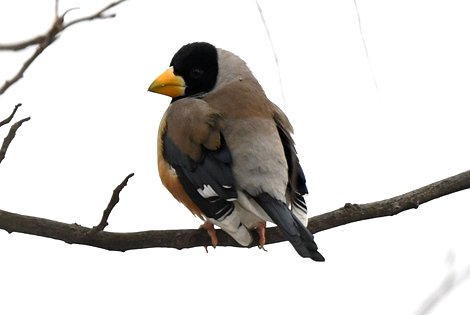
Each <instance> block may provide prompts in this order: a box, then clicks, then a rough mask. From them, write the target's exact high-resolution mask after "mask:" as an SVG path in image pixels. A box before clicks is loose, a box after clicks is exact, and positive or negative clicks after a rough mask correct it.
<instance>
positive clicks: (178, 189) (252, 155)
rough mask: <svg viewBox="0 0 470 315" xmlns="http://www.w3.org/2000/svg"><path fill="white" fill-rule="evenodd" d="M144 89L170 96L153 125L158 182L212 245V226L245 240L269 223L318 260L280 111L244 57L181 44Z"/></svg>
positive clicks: (261, 233)
mask: <svg viewBox="0 0 470 315" xmlns="http://www.w3.org/2000/svg"><path fill="white" fill-rule="evenodd" d="M148 90H149V91H151V92H155V93H159V94H163V95H167V96H170V97H171V98H172V100H171V103H170V105H169V107H168V109H167V110H166V112H165V114H164V115H163V118H162V121H161V123H160V127H159V131H158V171H159V173H160V178H161V180H162V183H163V185H164V186H165V187H166V188H167V189H168V190H169V191H170V192H171V193H172V194H173V196H174V197H175V198H176V199H177V200H179V201H180V202H182V203H183V204H184V205H185V206H186V207H187V208H188V209H189V210H190V211H191V212H192V213H193V214H195V215H196V216H198V217H200V218H201V219H203V220H205V223H204V224H203V225H202V227H203V228H205V229H206V230H207V231H208V233H209V235H210V237H211V242H212V245H213V246H216V245H217V236H216V234H215V230H214V224H215V225H217V226H219V227H220V228H221V229H222V230H224V231H225V232H227V233H228V234H229V235H230V236H232V237H233V238H234V239H235V240H236V241H237V242H238V243H240V244H241V245H244V246H248V245H249V244H250V243H251V242H252V236H251V234H250V232H249V230H250V229H256V230H257V231H258V234H259V246H260V247H263V245H264V244H265V242H266V238H265V227H266V221H270V222H273V223H275V224H276V225H277V226H279V228H280V229H281V231H282V232H283V233H284V235H285V237H286V239H287V240H288V241H289V242H291V243H292V245H293V247H294V248H295V250H296V251H297V252H298V253H299V254H300V256H302V257H308V258H311V259H313V260H316V261H324V258H323V256H322V255H321V254H320V253H319V252H318V247H317V245H316V244H315V241H314V239H313V235H312V233H310V232H309V231H308V230H307V228H306V225H307V206H306V204H305V200H304V197H303V196H304V195H305V194H307V193H308V191H307V187H306V184H305V176H304V173H303V171H302V168H301V167H300V164H299V160H298V158H297V153H296V150H295V147H294V141H293V140H292V132H293V128H292V126H291V124H290V122H289V120H288V119H287V117H286V115H285V114H284V113H283V112H282V111H281V109H279V107H277V106H276V105H275V104H274V103H272V102H271V101H270V100H269V99H268V98H267V97H266V95H265V93H264V91H263V89H262V87H261V86H260V84H259V83H258V81H257V80H256V78H255V77H254V75H253V74H252V73H251V71H250V69H249V68H248V66H247V65H246V63H245V62H244V61H243V60H242V59H241V58H239V57H238V56H236V55H235V54H233V53H231V52H228V51H226V50H223V49H220V48H216V47H214V46H213V45H211V44H209V43H204V42H195V43H190V44H187V45H185V46H183V47H181V48H180V49H179V50H178V52H176V54H175V55H174V56H173V59H172V60H171V63H170V68H169V69H167V70H166V71H164V72H163V73H162V74H161V75H160V76H158V77H157V78H156V79H155V80H154V81H153V82H152V84H151V85H150V87H149V89H148Z"/></svg>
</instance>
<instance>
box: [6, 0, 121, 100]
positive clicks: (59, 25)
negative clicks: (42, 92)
mask: <svg viewBox="0 0 470 315" xmlns="http://www.w3.org/2000/svg"><path fill="white" fill-rule="evenodd" d="M124 1H126V0H119V1H116V2H113V3H111V4H109V5H107V6H106V7H104V8H103V9H101V10H100V11H98V12H96V13H94V14H91V15H89V16H85V17H81V18H78V19H75V20H72V21H70V22H67V23H64V17H65V15H66V14H67V13H68V12H70V10H71V9H69V10H67V11H65V13H63V14H62V15H58V13H57V10H58V0H57V1H56V6H55V19H54V22H53V24H52V27H51V28H50V29H49V30H48V31H47V32H46V34H44V35H41V36H38V37H35V38H33V39H30V40H27V41H24V42H20V43H15V44H0V50H12V51H17V50H21V49H24V48H26V47H29V46H32V45H37V48H36V50H35V51H34V53H33V54H32V55H31V56H30V57H29V58H28V59H27V60H26V61H25V62H24V63H23V65H22V66H21V68H20V70H19V71H18V72H17V73H16V74H15V75H14V76H13V77H12V78H11V79H9V80H6V81H5V82H4V84H3V85H2V86H0V95H2V94H3V93H5V91H6V90H8V89H9V88H10V87H11V86H12V85H13V84H15V83H16V82H18V81H19V80H20V79H21V78H22V77H23V75H24V73H25V72H26V70H27V69H28V68H29V66H31V64H32V63H33V61H34V60H36V58H37V57H39V55H40V54H41V53H42V52H43V51H44V50H45V49H46V48H47V47H49V46H50V45H51V44H52V43H53V42H54V41H55V40H56V39H57V38H58V37H59V35H60V34H61V33H62V32H63V31H64V30H65V29H67V28H68V27H70V26H72V25H75V24H77V23H81V22H85V21H93V20H96V19H108V18H113V17H115V14H105V13H106V11H107V10H109V9H111V8H113V7H115V6H117V5H119V4H121V3H122V2H124Z"/></svg>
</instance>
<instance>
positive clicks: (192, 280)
mask: <svg viewBox="0 0 470 315" xmlns="http://www.w3.org/2000/svg"><path fill="white" fill-rule="evenodd" d="M106 3H107V2H106V1H94V2H93V4H89V2H87V1H61V3H60V4H61V5H60V10H61V11H62V12H63V11H64V10H66V9H68V8H71V7H80V10H75V11H72V12H70V14H69V15H68V17H69V18H73V17H79V16H82V15H85V14H88V13H91V12H94V11H96V10H97V9H100V8H101V7H102V6H104V5H105V4H106ZM357 3H358V7H359V10H360V14H361V20H362V28H363V32H364V36H365V40H366V42H367V46H368V50H369V56H370V65H369V62H368V60H367V58H366V54H365V51H364V47H363V44H362V39H361V36H360V32H359V26H358V23H357V16H356V12H355V7H354V1H353V0H349V1H308V2H307V1H289V4H287V2H286V1H283V2H276V3H274V1H260V4H261V6H262V8H263V11H264V14H265V17H266V20H267V23H268V26H269V28H270V32H271V36H272V38H273V42H274V46H275V49H276V52H277V54H278V58H279V63H280V72H281V75H282V81H283V88H284V93H285V96H286V103H285V104H283V102H282V94H281V90H280V86H279V82H278V77H277V69H276V67H275V63H274V58H273V54H272V50H271V47H270V43H269V41H268V39H267V36H266V33H265V30H264V26H263V24H262V23H261V19H260V17H259V13H258V11H257V8H256V4H255V2H254V1H202V0H198V1H150V0H147V1H144V0H141V1H136V0H134V1H129V2H128V3H125V4H123V5H121V6H120V7H118V8H115V9H113V10H112V11H113V12H116V13H117V18H115V19H112V20H105V21H95V22H91V23H86V24H79V25H76V26H74V27H72V28H70V29H69V30H67V31H66V32H65V33H64V34H63V35H62V36H61V38H60V39H59V40H58V41H57V42H56V43H54V44H53V45H52V46H51V47H49V48H48V49H47V50H46V51H45V52H44V54H43V55H42V56H40V57H39V59H38V60H37V61H36V62H35V63H34V64H33V66H32V67H31V68H30V69H29V70H28V71H27V72H26V74H25V77H24V79H22V80H21V81H20V82H18V83H17V84H16V85H14V86H13V87H12V88H11V89H10V90H9V91H8V92H6V93H5V94H4V95H2V96H1V97H0V119H3V117H6V116H7V115H9V113H10V112H11V110H12V108H13V106H14V105H15V104H17V103H19V102H21V103H23V107H21V109H20V110H19V112H18V113H17V115H16V117H15V119H17V120H18V119H20V118H23V117H26V116H32V119H31V121H30V122H27V123H25V124H24V125H23V126H22V127H21V128H20V130H19V132H18V135H17V137H16V138H15V140H14V142H13V143H12V145H11V147H10V149H9V151H8V154H7V156H6V159H5V160H4V161H3V163H2V164H1V165H0V209H3V210H7V211H12V212H18V213H22V214H28V215H34V216H39V217H45V218H48V219H53V220H59V221H63V222H68V223H74V222H76V223H79V224H82V225H85V226H93V225H96V224H97V223H98V222H99V220H100V218H101V214H102V210H103V209H104V208H105V207H106V205H107V203H108V201H109V198H110V196H111V192H112V190H113V189H114V187H115V186H116V185H117V184H118V183H120V182H121V181H122V179H123V178H124V177H125V176H126V175H127V174H129V173H131V172H135V173H136V175H135V177H134V178H132V179H131V180H130V181H129V185H128V186H127V187H126V188H125V190H124V191H123V192H122V194H121V201H120V203H119V204H118V206H117V207H116V208H115V209H114V211H113V213H112V215H111V217H110V220H109V223H110V225H109V226H108V227H107V230H109V231H139V230H148V229H179V228H195V227H197V226H198V225H199V224H200V221H199V220H198V219H196V218H194V217H192V216H191V215H190V214H189V212H188V211H187V210H186V209H184V207H183V206H182V205H180V204H178V203H177V202H176V201H174V200H173V199H172V197H171V196H170V194H169V193H167V192H166V190H165V189H164V188H163V187H162V185H161V184H160V181H159V179H158V175H157V168H156V134H157V127H158V122H159V120H160V117H161V115H162V114H163V112H164V110H165V108H166V105H167V104H168V102H169V99H168V98H166V97H163V96H159V95H155V94H152V93H148V92H147V87H148V85H149V84H150V82H151V81H152V80H153V79H154V78H155V76H156V75H158V74H159V73H160V72H161V71H163V70H164V69H166V67H167V66H168V64H169V62H170V60H171V57H172V56H173V54H174V52H175V51H176V50H177V49H178V48H179V47H180V46H181V45H183V44H185V43H188V42H191V41H209V42H212V43H214V44H215V45H216V46H218V47H222V48H225V49H228V50H231V51H233V52H235V53H236V54H238V55H239V56H241V57H242V58H244V59H245V60H246V61H247V62H248V64H249V66H250V67H251V69H252V70H253V72H254V73H255V75H256V76H257V77H258V79H259V81H260V82H261V84H262V85H263V86H264V87H265V90H266V92H267V94H268V95H269V97H270V98H271V100H273V101H274V102H276V103H277V104H279V105H280V106H281V107H282V108H284V109H285V110H286V113H287V114H288V116H289V117H290V119H291V122H292V123H293V125H294V127H295V129H296V134H295V139H296V142H297V145H298V151H299V153H300V158H301V161H302V164H303V167H304V169H305V172H306V175H307V180H308V184H309V189H310V192H311V194H310V196H309V198H308V200H307V202H308V204H309V206H310V209H311V210H310V211H311V214H312V215H315V214H319V213H322V212H327V211H331V210H334V209H337V208H339V207H340V206H342V205H343V204H344V203H345V202H355V203H366V202H372V201H377V200H381V199H384V198H388V197H392V196H395V195H397V194H400V193H404V192H407V191H409V190H411V189H415V188H418V187H420V186H423V185H426V184H429V183H431V182H433V181H436V180H440V179H443V178H445V177H448V176H451V175H455V174H457V173H460V172H463V171H466V170H468V168H469V167H468V165H469V163H468V161H469V160H470V147H469V145H468V135H469V134H470V133H469V132H470V124H469V123H468V122H469V120H468V107H469V104H470V93H469V86H470V58H469V56H470V46H469V38H470V19H469V18H468V16H469V14H470V10H469V7H468V4H467V2H466V1H449V0H447V1H415V0H411V1H410V0H407V1H392V2H390V1H379V0H374V1H363V0H358V1H357ZM53 8H54V4H53V1H52V0H47V1H46V0H41V1H32V0H29V1H26V0H22V1H18V0H17V1H6V0H2V1H0V42H12V41H18V40H21V39H26V38H30V37H32V36H35V35H37V34H40V33H42V32H43V31H45V30H46V29H47V28H48V27H49V26H50V23H51V21H52V15H53ZM31 52H32V51H31V50H26V51H25V52H20V53H5V52H2V53H1V54H0V81H3V80H5V79H8V78H10V77H11V76H12V75H13V74H14V73H15V72H16V71H17V69H18V68H19V67H20V65H21V64H22V62H23V60H24V59H25V58H26V57H27V56H28V55H29V54H30V53H31ZM374 77H375V79H376V81H377V84H378V88H377V89H376V88H375V85H374V79H373V78H374ZM6 132H7V128H2V129H1V130H0V139H1V138H3V137H4V135H5V134H6ZM469 200H470V192H469V191H464V192H460V193H457V194H454V195H451V196H447V197H444V198H441V199H439V200H436V201H433V202H430V203H429V204H425V205H422V206H421V207H420V208H419V210H412V211H407V212H405V213H402V214H400V215H398V216H396V217H391V218H382V219H375V220H371V221H366V222H359V223H354V224H350V225H348V226H344V227H340V228H336V229H333V230H329V231H325V232H321V233H319V234H317V235H316V240H317V243H318V244H319V246H320V250H321V252H322V254H323V255H324V256H325V257H326V260H327V262H326V263H322V264H321V263H314V262H311V261H310V260H307V259H302V258H300V257H298V256H297V254H296V253H295V251H294V250H292V248H291V246H290V245H289V244H287V243H282V244H276V245H270V246H267V250H268V252H267V253H266V252H263V251H260V250H257V249H256V248H253V249H249V250H248V249H233V248H222V247H219V248H217V249H216V250H210V251H209V253H208V254H206V253H205V251H204V249H203V248H195V249H190V250H182V251H177V250H172V249H147V250H137V251H130V252H126V253H116V252H108V251H105V250H101V249H97V248H92V247H86V246H79V245H72V246H71V245H67V244H65V243H62V242H58V241H54V240H49V239H44V238H38V237H33V236H27V235H21V234H16V233H14V234H11V235H9V234H7V233H6V232H4V231H0V272H1V280H0V297H1V298H0V301H1V302H0V303H1V306H0V309H1V313H2V314H3V313H4V314H28V313H35V314H63V313H68V314H83V313H84V312H88V313H89V312H90V311H91V312H92V313H93V314H95V313H96V314H98V313H105V314H124V313H133V314H155V313H159V312H163V311H166V312H169V313H172V314H178V313H183V312H191V313H195V314H200V313H204V312H224V313H225V314H236V313H240V312H245V313H248V314H252V313H255V312H263V313H269V312H271V313H273V312H276V313H281V312H286V313H289V314H295V313H300V312H303V313H316V314H344V313H348V314H414V313H415V312H416V311H417V310H418V309H419V306H420V304H421V303H422V301H423V300H424V299H426V297H427V296H429V294H431V292H432V291H433V290H434V289H435V288H437V286H438V285H439V284H440V282H441V280H442V279H443V277H444V276H445V275H446V274H447V272H448V271H449V268H450V267H449V263H448V260H449V257H452V255H454V257H455V262H454V265H453V268H455V269H456V270H457V271H459V270H462V269H463V268H465V267H466V266H467V265H468V264H469V263H470V253H469V251H468V246H469V245H468V240H469V239H470V229H469V228H468V222H469V211H468V210H469V209H468V202H469ZM469 290H470V285H469V281H467V282H466V283H464V284H463V285H461V286H459V287H458V288H457V289H456V290H455V291H453V292H452V294H451V295H450V296H449V297H448V298H447V299H446V300H445V301H443V302H442V303H441V304H440V305H439V306H438V307H436V308H435V309H434V311H433V312H432V313H431V314H468V311H469V310H470V301H469V299H468V292H469Z"/></svg>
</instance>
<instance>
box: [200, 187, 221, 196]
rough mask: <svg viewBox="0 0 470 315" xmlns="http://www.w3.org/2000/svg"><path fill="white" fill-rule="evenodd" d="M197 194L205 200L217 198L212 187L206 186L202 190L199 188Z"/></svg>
mask: <svg viewBox="0 0 470 315" xmlns="http://www.w3.org/2000/svg"><path fill="white" fill-rule="evenodd" d="M197 192H198V193H199V194H200V195H201V196H202V197H204V198H210V197H217V196H218V195H217V193H216V192H215V191H214V189H213V188H212V186H210V185H204V186H203V187H202V188H198V189H197Z"/></svg>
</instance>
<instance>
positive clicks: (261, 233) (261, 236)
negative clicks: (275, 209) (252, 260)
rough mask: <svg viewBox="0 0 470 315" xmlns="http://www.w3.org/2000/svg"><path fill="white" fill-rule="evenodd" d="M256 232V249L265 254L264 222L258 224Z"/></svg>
mask: <svg viewBox="0 0 470 315" xmlns="http://www.w3.org/2000/svg"><path fill="white" fill-rule="evenodd" d="M256 232H258V237H259V242H258V248H259V249H262V250H264V251H265V252H267V250H266V249H265V248H264V245H265V244H266V222H260V223H258V226H257V227H256Z"/></svg>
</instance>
